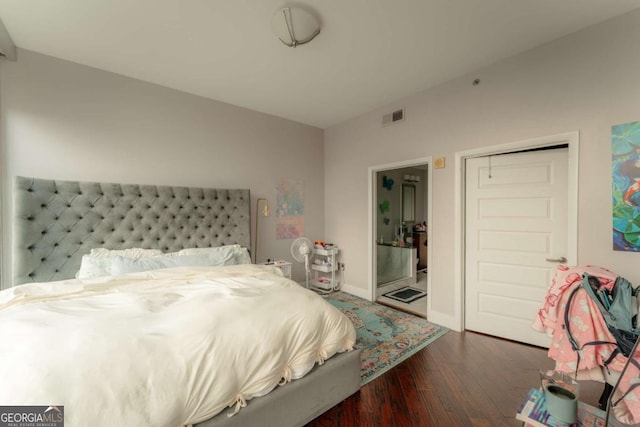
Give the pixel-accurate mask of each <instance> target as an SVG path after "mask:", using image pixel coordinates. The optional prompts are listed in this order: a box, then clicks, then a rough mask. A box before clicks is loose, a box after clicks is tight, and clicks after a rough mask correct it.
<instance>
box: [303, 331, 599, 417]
mask: <svg viewBox="0 0 640 427" xmlns="http://www.w3.org/2000/svg"><path fill="white" fill-rule="evenodd" d="M552 368H553V363H552V361H551V360H550V359H549V358H548V357H547V351H546V350H545V349H541V348H538V347H532V346H528V345H523V344H519V343H515V342H512V341H508V340H503V339H499V338H493V337H489V336H486V335H481V334H477V333H473V332H463V333H458V332H453V331H451V332H448V333H447V334H446V335H445V336H443V337H442V338H440V339H438V340H436V341H435V342H433V343H432V344H430V345H428V346H427V347H426V348H425V349H423V350H421V351H420V352H418V353H416V354H415V355H414V356H412V357H411V358H409V359H407V360H406V361H404V362H403V363H401V364H400V365H398V366H396V367H395V368H393V369H391V370H389V371H388V372H387V373H385V374H383V375H381V376H380V377H378V378H376V379H375V380H373V381H371V382H370V383H368V384H366V385H365V386H363V387H362V389H361V390H360V392H358V393H356V394H355V395H353V396H351V397H350V398H348V399H347V400H345V401H343V402H342V403H340V404H339V405H337V406H335V407H334V408H332V409H331V410H329V411H328V412H326V413H324V414H323V415H321V416H320V417H318V418H317V419H315V420H314V421H312V422H311V423H309V424H307V427H325V426H340V427H349V426H357V427H363V426H365V427H368V426H381V427H394V426H396V427H403V426H414V427H417V426H443V427H453V426H464V427H467V426H473V427H499V426H521V425H522V423H521V422H518V421H517V420H516V419H515V414H516V411H517V410H518V406H519V405H520V404H521V403H522V401H523V399H524V398H525V397H526V395H527V392H528V391H529V389H530V388H531V387H537V386H539V384H540V380H539V370H540V369H543V370H547V369H552ZM602 388H603V385H602V384H601V383H598V382H593V381H582V382H580V399H581V400H582V401H584V402H586V403H589V404H591V405H594V406H597V404H598V398H599V397H600V393H601V392H602Z"/></svg>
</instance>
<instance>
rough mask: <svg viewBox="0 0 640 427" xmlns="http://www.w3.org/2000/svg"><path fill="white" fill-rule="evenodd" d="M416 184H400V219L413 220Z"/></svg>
mask: <svg viewBox="0 0 640 427" xmlns="http://www.w3.org/2000/svg"><path fill="white" fill-rule="evenodd" d="M415 216H416V186H415V185H407V184H402V220H403V221H415Z"/></svg>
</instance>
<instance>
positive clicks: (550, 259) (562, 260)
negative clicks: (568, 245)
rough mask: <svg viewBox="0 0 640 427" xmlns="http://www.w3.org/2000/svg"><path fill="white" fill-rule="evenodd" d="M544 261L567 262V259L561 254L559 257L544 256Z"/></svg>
mask: <svg viewBox="0 0 640 427" xmlns="http://www.w3.org/2000/svg"><path fill="white" fill-rule="evenodd" d="M546 261H549V262H559V263H565V262H567V259H566V258H565V257H563V256H561V257H560V258H546Z"/></svg>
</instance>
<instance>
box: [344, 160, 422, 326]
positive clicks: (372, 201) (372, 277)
mask: <svg viewBox="0 0 640 427" xmlns="http://www.w3.org/2000/svg"><path fill="white" fill-rule="evenodd" d="M420 165H428V168H427V230H433V227H432V222H433V158H432V157H431V156H428V157H421V158H417V159H411V160H404V161H401V162H395V163H386V164H383V165H376V166H370V167H369V172H368V173H369V178H368V179H369V204H368V206H369V209H368V211H369V212H368V227H369V232H368V236H367V237H368V244H367V246H368V258H369V259H368V263H369V269H368V282H367V283H368V284H369V289H368V290H367V292H368V296H367V297H366V298H367V299H369V300H370V301H375V300H376V270H377V265H376V257H375V249H376V246H375V245H376V229H375V228H376V224H375V216H374V212H375V211H376V209H377V206H378V201H377V198H376V194H377V193H376V174H377V173H378V172H382V171H387V170H393V169H401V168H410V167H415V166H420ZM432 240H433V239H429V245H430V247H429V251H428V252H427V265H428V266H429V269H430V270H432V269H433V267H432V266H433V263H432V262H431V254H432V253H433V251H434V249H433V248H432V247H431V245H432V243H431V242H432ZM431 276H432V274H430V273H429V274H427V295H428V297H427V317H429V316H430V313H431V307H432V304H433V301H432V298H431V295H433V293H432V292H431ZM345 292H348V290H346V289H345Z"/></svg>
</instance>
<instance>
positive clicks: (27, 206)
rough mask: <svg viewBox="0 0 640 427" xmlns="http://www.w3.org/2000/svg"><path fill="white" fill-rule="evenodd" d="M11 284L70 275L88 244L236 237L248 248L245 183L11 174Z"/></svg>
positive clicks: (173, 243)
mask: <svg viewBox="0 0 640 427" xmlns="http://www.w3.org/2000/svg"><path fill="white" fill-rule="evenodd" d="M15 189H16V192H15V227H14V243H13V246H14V251H13V277H14V285H18V284H21V283H26V282H46V281H51V280H62V279H69V278H72V277H74V276H75V274H76V272H77V271H78V269H79V268H80V261H81V259H82V255H84V254H87V253H89V251H90V250H91V249H92V248H97V247H104V248H109V249H126V248H133V247H139V248H146V249H160V250H162V251H164V252H173V251H177V250H180V249H183V248H187V247H213V246H221V245H230V244H239V245H242V246H245V247H247V248H249V245H250V242H251V237H250V230H251V229H250V221H251V218H250V216H251V212H250V210H251V208H250V206H251V203H250V195H249V190H246V189H237V190H227V189H212V188H188V187H169V186H152V185H134V184H107V183H96V182H75V181H54V180H45V179H35V178H24V177H16V182H15Z"/></svg>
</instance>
